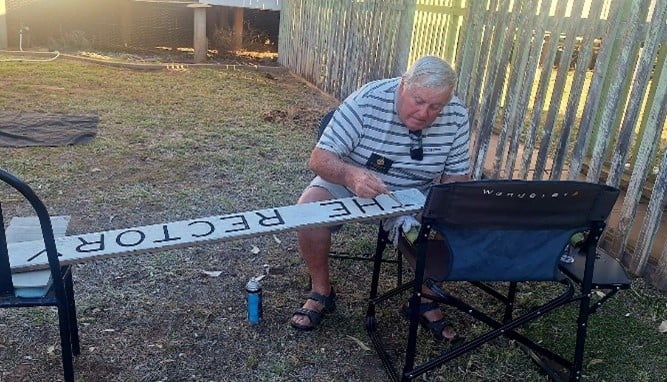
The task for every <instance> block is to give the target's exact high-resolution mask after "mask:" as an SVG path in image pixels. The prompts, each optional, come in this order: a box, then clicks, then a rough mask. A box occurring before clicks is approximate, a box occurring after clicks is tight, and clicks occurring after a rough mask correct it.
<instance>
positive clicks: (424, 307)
mask: <svg viewBox="0 0 667 382" xmlns="http://www.w3.org/2000/svg"><path fill="white" fill-rule="evenodd" d="M439 308H440V307H439V306H438V304H437V303H436V302H435V301H431V302H423V303H421V304H419V324H421V326H422V327H423V328H425V329H427V330H428V331H429V332H431V335H432V336H433V338H435V339H436V340H438V341H442V342H445V341H446V342H449V343H450V344H452V345H457V344H460V343H461V342H463V341H465V337H463V336H459V335H458V334H455V335H454V337H452V338H448V337H445V336H444V335H443V334H442V332H443V330H445V329H446V328H447V327H448V326H449V327H451V325H450V324H449V323H448V322H447V321H445V319H444V318H441V319H439V320H436V321H429V320H428V319H427V318H426V317H424V313H426V312H430V311H432V310H436V309H439ZM401 316H403V318H405V319H406V320H409V319H410V307H409V305H403V307H402V308H401Z"/></svg>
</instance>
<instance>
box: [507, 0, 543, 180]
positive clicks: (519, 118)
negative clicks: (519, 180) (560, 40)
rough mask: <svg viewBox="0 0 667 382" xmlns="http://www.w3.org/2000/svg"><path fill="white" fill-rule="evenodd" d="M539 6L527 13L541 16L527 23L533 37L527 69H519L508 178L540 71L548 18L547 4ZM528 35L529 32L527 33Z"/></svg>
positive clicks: (516, 154)
mask: <svg viewBox="0 0 667 382" xmlns="http://www.w3.org/2000/svg"><path fill="white" fill-rule="evenodd" d="M538 4H539V1H538V3H537V4H532V5H531V6H530V7H529V9H528V11H527V12H530V13H531V14H539V17H532V20H531V23H527V24H528V25H527V27H526V28H527V31H530V33H532V37H531V38H530V40H529V42H528V44H527V45H528V48H527V49H525V54H527V56H528V57H527V59H528V60H527V62H526V64H525V67H523V66H520V67H519V74H521V73H522V72H523V77H522V78H521V81H520V83H518V84H517V87H520V88H521V93H520V95H519V97H518V101H517V103H518V104H519V108H518V109H517V110H516V115H515V116H514V117H513V118H512V119H511V120H510V123H511V124H512V125H513V126H514V129H515V131H514V133H513V135H512V137H511V140H510V145H509V149H508V155H507V160H506V165H505V176H506V177H507V178H514V168H515V167H516V160H517V156H518V153H519V147H520V140H521V135H522V132H523V130H524V123H523V122H524V119H525V118H526V112H527V110H528V104H529V98H530V93H531V91H532V88H533V82H534V75H535V73H536V71H537V69H538V65H539V57H540V52H541V48H542V42H543V41H544V32H545V29H544V27H545V25H546V20H547V16H548V12H547V7H546V2H543V3H542V9H541V10H540V9H539V8H538ZM527 33H528V32H527Z"/></svg>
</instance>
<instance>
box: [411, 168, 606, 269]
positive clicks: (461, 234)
mask: <svg viewBox="0 0 667 382" xmlns="http://www.w3.org/2000/svg"><path fill="white" fill-rule="evenodd" d="M618 193H619V191H618V190H617V189H616V188H613V187H609V186H605V185H600V184H594V183H586V182H577V181H517V180H488V181H473V182H462V183H448V184H441V185H437V186H434V187H433V188H432V189H431V191H430V193H429V195H428V197H427V199H426V203H425V206H424V210H423V217H422V219H423V220H422V221H423V223H424V226H425V227H432V229H433V230H435V231H437V232H439V233H440V234H441V235H442V236H443V238H444V239H445V240H444V241H445V243H446V246H445V248H444V250H445V252H446V253H445V254H444V257H443V260H441V262H443V261H444V262H445V264H444V265H442V266H441V267H440V269H441V271H440V274H439V275H433V274H431V275H430V277H435V278H438V279H442V280H469V281H473V280H477V281H530V280H555V279H558V277H559V271H558V262H559V259H560V255H561V254H562V252H563V250H564V248H565V247H566V245H567V244H568V243H569V240H570V238H571V237H572V235H574V234H575V233H577V232H587V231H590V230H592V229H593V228H594V227H602V228H603V227H604V222H605V220H606V219H607V217H608V215H609V213H610V212H611V210H612V208H613V206H614V203H615V202H616V198H617V197H618ZM426 229H428V228H426ZM594 235H595V237H594V238H592V239H593V240H594V243H592V244H593V245H594V246H596V245H597V239H598V238H599V235H598V233H597V232H596V233H595V234H594ZM589 244H590V243H589Z"/></svg>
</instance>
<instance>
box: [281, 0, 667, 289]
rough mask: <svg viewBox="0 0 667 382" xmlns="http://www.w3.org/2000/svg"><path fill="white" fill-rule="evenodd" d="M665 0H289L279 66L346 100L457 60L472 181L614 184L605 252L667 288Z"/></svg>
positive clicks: (284, 12)
mask: <svg viewBox="0 0 667 382" xmlns="http://www.w3.org/2000/svg"><path fill="white" fill-rule="evenodd" d="M666 12H667V0H637V1H634V0H592V1H591V0H587V1H547V0H544V1H541V0H488V1H483V2H482V1H471V2H465V1H462V0H419V1H414V0H412V1H411V0H404V1H399V0H394V1H390V0H364V1H353V0H323V1H316V0H289V1H286V2H285V3H284V5H283V10H282V12H281V27H280V28H281V29H280V41H279V61H280V62H281V64H283V65H284V66H286V67H288V68H289V69H291V70H292V71H294V72H295V73H297V74H299V75H301V76H302V77H304V78H306V79H307V80H309V81H311V82H312V83H314V84H316V85H317V86H318V87H320V88H321V89H323V90H324V91H326V92H328V93H330V94H332V95H334V96H335V97H337V98H338V99H342V98H344V97H345V96H347V95H348V94H350V93H351V92H352V91H354V90H355V89H356V88H357V87H358V86H360V85H361V84H362V83H365V82H367V81H369V80H373V79H377V78H382V77H388V76H394V75H399V74H400V73H402V72H403V71H404V70H405V68H406V67H407V66H408V64H409V63H411V62H412V61H413V60H414V59H415V58H416V57H419V56H421V55H424V54H437V55H440V56H442V57H444V58H447V59H449V60H450V61H452V62H455V63H456V67H457V68H458V70H459V78H460V80H459V89H458V92H459V95H460V96H461V98H463V99H464V100H465V101H466V102H467V104H468V106H469V109H470V113H471V126H472V127H473V136H474V142H473V152H474V176H475V178H480V177H482V175H484V176H487V177H491V178H518V179H586V180H588V181H591V182H606V183H607V184H610V185H613V186H620V187H621V188H622V189H623V191H624V193H623V197H622V199H621V200H620V201H619V203H618V205H617V208H616V209H615V211H614V216H613V217H612V219H610V222H609V226H608V230H607V236H606V238H605V241H604V244H603V246H604V248H605V249H606V250H607V251H609V252H611V253H612V254H613V255H615V256H616V257H618V258H621V259H622V260H623V262H624V263H625V264H626V265H627V266H628V268H629V269H630V271H632V272H633V273H635V274H638V275H648V276H649V277H650V279H651V280H652V281H653V282H654V284H655V285H656V286H658V287H660V288H661V289H664V290H667V246H665V244H666V241H665V235H667V233H666V232H663V231H665V230H660V226H661V221H662V220H663V211H664V208H665V198H666V191H667V184H666V183H667V151H666V150H665V146H666V145H667V143H666V142H667V125H666V123H665V114H666V113H667V108H666V107H665V106H664V105H666V104H667V102H666V101H667V65H665V61H666V60H665V56H666V55H667V52H666V51H667V44H666V42H667V31H666V29H667V26H666V23H665V20H666V16H667V15H666Z"/></svg>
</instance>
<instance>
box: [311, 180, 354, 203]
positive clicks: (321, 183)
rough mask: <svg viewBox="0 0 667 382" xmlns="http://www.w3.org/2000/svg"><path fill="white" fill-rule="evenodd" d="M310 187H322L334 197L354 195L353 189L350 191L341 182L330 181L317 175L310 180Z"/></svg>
mask: <svg viewBox="0 0 667 382" xmlns="http://www.w3.org/2000/svg"><path fill="white" fill-rule="evenodd" d="M309 187H322V188H324V189H325V190H327V191H329V193H330V194H331V196H333V197H334V199H342V198H349V197H351V196H354V194H353V193H352V191H350V190H349V189H348V188H347V187H345V186H341V185H340V184H336V183H331V182H328V181H326V180H324V179H322V178H320V177H319V176H316V177H315V179H313V180H312V181H311V182H310V184H309V185H308V188H309Z"/></svg>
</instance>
